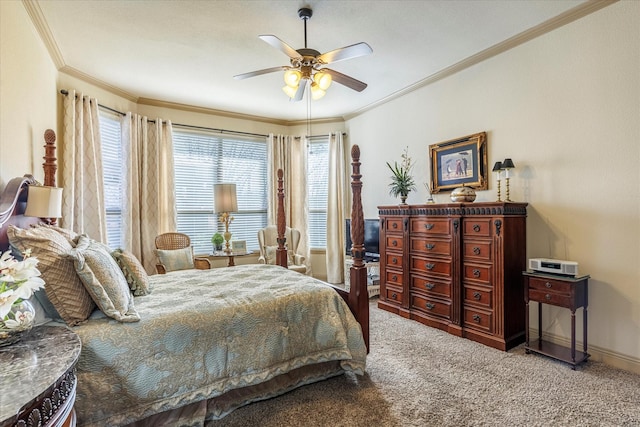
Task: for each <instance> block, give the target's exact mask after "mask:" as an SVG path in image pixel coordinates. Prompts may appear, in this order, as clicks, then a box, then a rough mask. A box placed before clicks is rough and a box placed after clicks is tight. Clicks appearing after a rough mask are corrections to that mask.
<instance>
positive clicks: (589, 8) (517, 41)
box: [344, 0, 618, 121]
mask: <svg viewBox="0 0 640 427" xmlns="http://www.w3.org/2000/svg"><path fill="white" fill-rule="evenodd" d="M616 2H618V0H590V1H588V2H586V3H582V4H580V5H578V6H576V7H574V8H572V9H569V10H567V11H566V12H564V13H561V14H560V15H558V16H556V17H554V18H551V19H549V20H548V21H545V22H543V23H541V24H539V25H536V26H535V27H532V28H530V29H528V30H526V31H523V32H521V33H520V34H516V35H515V36H513V37H511V38H508V39H507V40H504V41H502V42H500V43H498V44H495V45H493V46H491V47H489V48H487V49H485V50H483V51H480V52H478V53H476V54H475V55H472V56H470V57H468V58H465V59H463V60H462V61H460V62H457V63H455V64H453V65H451V66H449V67H447V68H444V69H442V70H440V71H438V72H436V73H434V74H432V75H430V76H428V77H426V78H424V79H422V80H420V81H418V82H417V83H414V84H412V85H411V86H407V87H406V88H404V89H401V90H399V91H397V92H394V93H392V94H391V95H389V96H387V97H385V98H382V99H380V100H378V101H376V102H374V103H371V104H369V105H367V106H365V107H363V108H360V109H358V110H356V111H354V112H352V113H348V114H345V116H344V120H345V121H347V120H350V119H353V118H355V117H357V116H360V115H362V114H364V113H366V112H367V111H370V110H372V109H374V108H377V107H379V106H381V105H383V104H386V103H388V102H391V101H393V100H395V99H398V98H400V97H402V96H404V95H406V94H408V93H411V92H414V91H416V90H418V89H421V88H423V87H425V86H428V85H430V84H433V83H435V82H437V81H439V80H442V79H444V78H446V77H449V76H452V75H454V74H456V73H459V72H460V71H462V70H465V69H467V68H469V67H471V66H473V65H476V64H478V63H480V62H483V61H486V60H487V59H490V58H493V57H494V56H497V55H499V54H501V53H503V52H506V51H508V50H510V49H513V48H514V47H517V46H520V45H521V44H524V43H526V42H528V41H530V40H533V39H535V38H537V37H540V36H542V35H544V34H547V33H549V32H551V31H553V30H555V29H557V28H560V27H562V26H564V25H567V24H569V23H571V22H573V21H576V20H578V19H580V18H583V17H585V16H587V15H589V14H591V13H593V12H596V11H598V10H600V9H602V8H604V7H607V6H610V5H612V4H614V3H616Z"/></svg>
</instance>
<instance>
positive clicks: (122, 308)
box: [68, 236, 140, 322]
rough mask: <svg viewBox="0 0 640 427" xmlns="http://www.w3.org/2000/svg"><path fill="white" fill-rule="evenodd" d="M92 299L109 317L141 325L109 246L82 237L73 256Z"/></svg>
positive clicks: (73, 251)
mask: <svg viewBox="0 0 640 427" xmlns="http://www.w3.org/2000/svg"><path fill="white" fill-rule="evenodd" d="M68 256H69V257H70V258H71V259H73V263H74V266H75V268H76V272H77V273H78V276H79V277H80V279H81V280H82V283H83V284H84V286H85V288H86V289H87V291H88V292H89V294H90V295H91V298H93V300H94V301H95V303H96V304H97V305H98V307H100V310H102V312H103V313H104V314H106V315H107V316H109V317H111V318H113V319H116V320H118V321H120V322H138V321H140V315H139V314H138V312H137V311H136V309H135V307H134V305H133V295H131V291H130V290H129V285H128V284H127V280H126V279H125V277H124V274H122V271H120V267H119V266H118V264H117V263H116V261H115V259H113V257H112V256H111V251H110V250H109V248H108V247H107V246H106V245H103V244H102V243H100V242H97V241H95V240H93V239H90V238H89V237H87V236H80V237H79V238H78V244H77V245H76V247H75V249H73V250H72V251H71V252H70V253H69V255H68Z"/></svg>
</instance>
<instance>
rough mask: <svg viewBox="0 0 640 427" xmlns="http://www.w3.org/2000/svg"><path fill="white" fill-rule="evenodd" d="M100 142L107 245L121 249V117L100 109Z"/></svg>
mask: <svg viewBox="0 0 640 427" xmlns="http://www.w3.org/2000/svg"><path fill="white" fill-rule="evenodd" d="M99 114H100V120H99V121H100V140H101V142H102V168H103V174H104V177H103V179H104V204H105V207H106V211H107V216H106V220H107V244H108V245H109V247H111V248H119V247H120V243H121V241H120V230H122V173H123V172H122V139H121V138H122V136H121V135H122V134H121V126H122V125H121V121H120V119H121V117H120V116H119V115H118V114H115V113H112V112H110V111H107V110H105V109H100V111H99Z"/></svg>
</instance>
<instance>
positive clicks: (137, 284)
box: [111, 249, 151, 296]
mask: <svg viewBox="0 0 640 427" xmlns="http://www.w3.org/2000/svg"><path fill="white" fill-rule="evenodd" d="M111 256H112V257H113V258H114V259H115V260H116V262H117V263H118V266H119V267H120V270H122V273H123V274H124V278H125V279H127V283H128V284H129V289H131V290H132V291H133V294H134V295H135V296H141V295H147V294H150V293H151V286H150V284H149V276H148V275H147V272H146V271H145V269H144V267H143V266H142V264H140V261H138V258H136V256H135V255H134V254H132V253H131V252H129V251H126V250H123V249H116V250H115V251H113V252H111Z"/></svg>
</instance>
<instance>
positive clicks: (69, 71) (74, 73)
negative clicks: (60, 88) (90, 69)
mask: <svg viewBox="0 0 640 427" xmlns="http://www.w3.org/2000/svg"><path fill="white" fill-rule="evenodd" d="M58 71H59V72H61V73H64V74H66V75H68V76H71V77H75V78H77V79H78V80H82V81H83V82H86V83H89V84H90V85H93V86H96V87H99V88H100V89H104V90H106V91H107V92H109V93H112V94H114V95H117V96H119V97H121V98H124V99H126V100H128V101H131V102H134V103H138V100H139V98H138V97H137V96H136V95H134V94H132V93H129V92H127V91H125V90H122V89H120V88H119V87H117V86H113V85H110V84H109V83H106V82H103V81H102V80H100V79H96V78H95V77H92V76H90V75H89V74H87V73H83V72H82V71H80V70H78V69H75V68H73V67H70V66H68V65H65V66H63V67H62V68H60V69H59V70H58Z"/></svg>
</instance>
